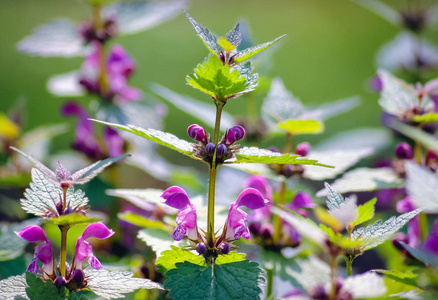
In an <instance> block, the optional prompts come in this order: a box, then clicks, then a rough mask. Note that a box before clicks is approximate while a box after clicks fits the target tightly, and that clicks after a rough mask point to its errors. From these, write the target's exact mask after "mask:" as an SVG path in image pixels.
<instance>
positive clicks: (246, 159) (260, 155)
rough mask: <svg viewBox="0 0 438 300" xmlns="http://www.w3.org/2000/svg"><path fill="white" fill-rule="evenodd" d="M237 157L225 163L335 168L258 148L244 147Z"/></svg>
mask: <svg viewBox="0 0 438 300" xmlns="http://www.w3.org/2000/svg"><path fill="white" fill-rule="evenodd" d="M235 155H236V157H235V159H230V160H227V161H225V163H263V164H294V165H315V166H320V167H326V168H333V166H329V165H325V164H321V163H318V161H317V160H314V159H307V158H306V157H301V156H299V155H296V154H288V153H287V154H281V153H278V152H272V151H270V150H266V149H259V148H257V147H243V148H241V149H239V150H238V151H237V152H236V153H235Z"/></svg>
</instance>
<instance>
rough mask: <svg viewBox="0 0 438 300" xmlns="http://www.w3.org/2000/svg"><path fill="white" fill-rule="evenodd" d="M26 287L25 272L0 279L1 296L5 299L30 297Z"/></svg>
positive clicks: (14, 299) (13, 299)
mask: <svg viewBox="0 0 438 300" xmlns="http://www.w3.org/2000/svg"><path fill="white" fill-rule="evenodd" d="M26 287H27V283H26V276H25V274H22V275H16V276H11V277H8V278H6V279H3V280H0V296H1V297H2V299H4V300H16V299H29V298H28V297H27V294H26ZM20 297H21V298H20Z"/></svg>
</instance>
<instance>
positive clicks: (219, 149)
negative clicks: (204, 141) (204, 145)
mask: <svg viewBox="0 0 438 300" xmlns="http://www.w3.org/2000/svg"><path fill="white" fill-rule="evenodd" d="M227 152H228V148H227V146H225V145H224V144H219V145H218V146H217V153H216V154H217V156H218V157H224V156H225V155H226V154H227Z"/></svg>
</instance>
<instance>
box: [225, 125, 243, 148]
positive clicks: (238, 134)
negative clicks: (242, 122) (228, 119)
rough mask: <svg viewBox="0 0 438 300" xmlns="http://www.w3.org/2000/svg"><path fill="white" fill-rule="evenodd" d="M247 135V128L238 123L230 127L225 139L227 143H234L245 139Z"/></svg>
mask: <svg viewBox="0 0 438 300" xmlns="http://www.w3.org/2000/svg"><path fill="white" fill-rule="evenodd" d="M244 136H245V129H243V127H242V126H239V125H236V126H234V127H231V128H230V129H228V132H227V137H226V139H225V144H226V145H231V144H232V143H234V142H236V141H239V140H241V139H243V137H244Z"/></svg>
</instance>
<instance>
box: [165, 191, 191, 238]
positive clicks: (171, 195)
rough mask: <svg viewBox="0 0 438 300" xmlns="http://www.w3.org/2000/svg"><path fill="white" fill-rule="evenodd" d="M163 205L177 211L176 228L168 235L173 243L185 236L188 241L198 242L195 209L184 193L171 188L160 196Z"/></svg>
mask: <svg viewBox="0 0 438 300" xmlns="http://www.w3.org/2000/svg"><path fill="white" fill-rule="evenodd" d="M160 197H161V198H163V199H164V200H165V201H164V203H165V204H167V205H169V206H170V207H173V208H176V209H178V213H177V215H176V228H175V230H174V232H173V233H172V234H171V235H170V236H171V237H173V239H174V240H175V241H180V240H182V239H183V238H184V237H185V236H186V234H187V237H188V239H189V240H198V225H197V223H196V209H195V207H194V206H193V204H192V203H190V199H189V197H188V196H187V194H186V192H185V191H184V190H183V189H182V188H180V187H179V186H172V187H170V188H168V189H167V190H165V191H164V193H163V194H162V195H161V196H160Z"/></svg>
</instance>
